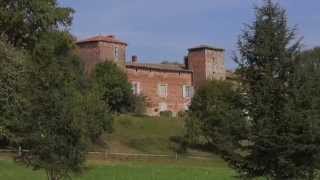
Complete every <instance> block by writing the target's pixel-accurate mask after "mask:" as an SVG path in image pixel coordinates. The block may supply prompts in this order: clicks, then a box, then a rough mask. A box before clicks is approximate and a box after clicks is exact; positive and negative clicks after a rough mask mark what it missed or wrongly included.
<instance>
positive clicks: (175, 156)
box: [0, 149, 212, 160]
mask: <svg viewBox="0 0 320 180" xmlns="http://www.w3.org/2000/svg"><path fill="white" fill-rule="evenodd" d="M21 152H29V150H26V149H23V150H21ZM1 153H10V154H13V153H19V151H16V150H11V149H0V155H1ZM88 155H97V156H99V157H103V158H104V159H108V158H138V159H145V158H169V159H176V160H178V159H179V158H180V157H183V158H190V159H197V160H210V159H212V158H211V157H210V156H195V155H179V154H177V153H176V154H140V153H136V154H135V153H117V152H110V151H90V152H88Z"/></svg>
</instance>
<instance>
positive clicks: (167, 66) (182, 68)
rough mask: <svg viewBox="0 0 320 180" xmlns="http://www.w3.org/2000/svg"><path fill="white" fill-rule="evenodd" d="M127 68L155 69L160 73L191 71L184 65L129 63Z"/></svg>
mask: <svg viewBox="0 0 320 180" xmlns="http://www.w3.org/2000/svg"><path fill="white" fill-rule="evenodd" d="M126 67H127V68H141V69H153V70H160V71H174V72H188V73H191V72H192V71H191V70H190V69H186V68H185V65H184V64H141V63H127V64H126Z"/></svg>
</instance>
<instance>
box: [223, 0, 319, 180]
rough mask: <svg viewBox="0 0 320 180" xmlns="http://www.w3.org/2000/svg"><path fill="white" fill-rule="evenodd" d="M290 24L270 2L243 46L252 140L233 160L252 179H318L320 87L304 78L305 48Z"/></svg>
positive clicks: (258, 10) (243, 38)
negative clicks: (302, 59)
mask: <svg viewBox="0 0 320 180" xmlns="http://www.w3.org/2000/svg"><path fill="white" fill-rule="evenodd" d="M287 21H288V20H287V16H286V11H285V10H284V9H282V8H281V7H280V6H279V4H277V3H273V2H272V1H271V0H266V1H265V3H264V5H263V6H262V7H257V8H256V20H255V22H254V23H253V24H252V25H249V26H248V27H247V29H246V30H245V31H244V32H243V34H242V36H240V40H239V43H238V45H239V50H240V58H237V59H236V61H237V62H238V63H239V65H240V68H239V70H238V72H240V75H241V78H242V80H243V86H244V88H245V93H244V94H245V95H246V99H247V100H248V101H247V104H246V106H245V110H246V111H248V117H249V119H250V124H249V125H250V134H249V136H248V140H247V142H246V143H244V142H243V143H240V145H241V146H240V147H239V148H237V149H241V150H242V151H241V153H238V154H239V155H240V157H242V158H240V159H234V158H232V156H231V158H230V159H229V160H230V164H231V165H232V166H233V167H234V168H236V169H237V170H238V171H239V172H240V173H241V175H243V176H244V177H247V178H252V177H259V176H263V177H266V178H267V179H279V180H280V179H281V180H284V179H288V180H289V179H314V177H315V172H316V171H317V170H318V169H319V167H318V166H317V165H318V162H319V158H318V157H319V148H318V147H319V133H317V132H316V131H317V130H318V131H319V116H318V115H319V112H320V111H319V110H320V109H319V106H318V100H317V99H318V98H319V94H318V92H317V91H316V90H315V86H317V84H318V83H316V84H313V82H312V80H311V79H313V80H315V79H316V78H310V77H312V76H313V75H311V74H309V75H307V76H306V75H303V74H304V73H299V71H298V70H299V68H298V67H297V65H296V64H297V63H298V61H297V57H298V54H299V49H300V43H299V41H298V42H293V41H294V39H295V30H294V29H290V28H289V27H288V22H287ZM300 67H301V66H300ZM307 77H308V78H307ZM304 78H307V79H310V80H308V81H306V80H302V79H304ZM301 87H304V88H301ZM317 88H318V87H317ZM306 96H308V97H306ZM313 100H315V101H313ZM309 112H310V113H309ZM234 153H235V152H234Z"/></svg>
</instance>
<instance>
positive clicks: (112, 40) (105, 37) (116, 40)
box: [77, 35, 128, 46]
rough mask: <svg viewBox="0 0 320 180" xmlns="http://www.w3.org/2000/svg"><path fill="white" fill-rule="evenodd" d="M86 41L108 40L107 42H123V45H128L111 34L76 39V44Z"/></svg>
mask: <svg viewBox="0 0 320 180" xmlns="http://www.w3.org/2000/svg"><path fill="white" fill-rule="evenodd" d="M88 42H108V43H116V44H123V45H126V46H127V45H128V44H127V43H125V42H123V41H121V40H119V39H117V38H116V37H115V36H113V35H109V36H94V37H91V38H88V39H84V40H81V41H78V42H77V44H82V43H88Z"/></svg>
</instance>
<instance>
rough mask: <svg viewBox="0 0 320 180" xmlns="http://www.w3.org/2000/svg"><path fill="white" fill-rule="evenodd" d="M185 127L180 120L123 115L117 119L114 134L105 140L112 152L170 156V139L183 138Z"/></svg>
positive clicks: (171, 151) (171, 144)
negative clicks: (173, 137) (174, 137)
mask: <svg viewBox="0 0 320 180" xmlns="http://www.w3.org/2000/svg"><path fill="white" fill-rule="evenodd" d="M183 126H184V121H183V120H182V119H179V118H168V117H146V116H129V115H121V116H118V117H116V118H115V121H114V132H113V133H112V134H111V135H104V137H103V139H104V141H105V142H106V144H107V145H108V146H109V148H110V150H111V152H119V153H152V154H170V153H174V152H173V149H172V146H173V142H171V141H170V140H169V139H170V137H172V136H182V135H183V134H184V128H183Z"/></svg>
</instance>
